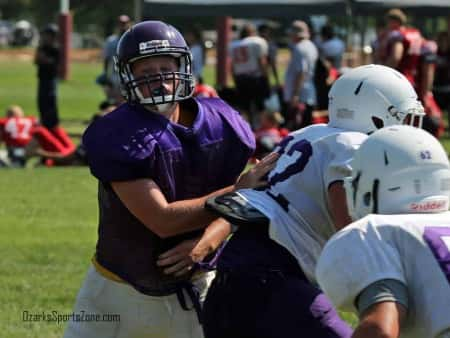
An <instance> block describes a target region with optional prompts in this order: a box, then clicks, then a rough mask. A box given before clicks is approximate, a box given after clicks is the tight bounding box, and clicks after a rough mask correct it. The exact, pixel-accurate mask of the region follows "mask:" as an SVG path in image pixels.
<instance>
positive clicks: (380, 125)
mask: <svg viewBox="0 0 450 338" xmlns="http://www.w3.org/2000/svg"><path fill="white" fill-rule="evenodd" d="M372 122H373V124H374V125H375V127H377V129H381V128H383V127H384V122H383V120H382V119H380V118H379V117H376V116H372Z"/></svg>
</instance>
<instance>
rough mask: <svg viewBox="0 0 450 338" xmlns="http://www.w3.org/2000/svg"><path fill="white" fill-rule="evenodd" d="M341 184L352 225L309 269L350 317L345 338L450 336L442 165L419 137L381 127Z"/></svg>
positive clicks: (448, 172)
mask: <svg viewBox="0 0 450 338" xmlns="http://www.w3.org/2000/svg"><path fill="white" fill-rule="evenodd" d="M352 167H353V172H352V176H351V177H349V178H348V179H347V180H346V182H345V183H346V184H345V190H346V193H347V204H348V206H349V209H350V212H351V214H352V218H353V219H354V220H357V219H359V220H358V221H356V222H355V223H353V224H351V225H349V226H347V227H346V228H345V229H343V230H341V231H339V232H338V233H337V234H335V235H334V236H333V237H332V239H331V240H330V241H329V242H328V243H327V244H326V246H325V248H324V250H323V252H322V255H321V257H320V259H319V262H318V265H317V270H316V273H317V279H318V282H319V284H320V286H321V287H322V288H323V290H324V291H325V292H326V294H327V295H328V296H329V297H330V298H331V300H332V301H333V303H334V304H335V305H336V306H337V307H341V308H346V309H350V310H353V311H355V312H358V313H359V315H360V323H359V326H358V328H357V329H356V330H355V332H354V335H353V338H362V337H364V338H375V337H399V336H401V337H408V338H412V337H414V338H419V337H420V338H423V337H430V338H435V337H440V338H442V337H450V316H449V313H450V265H449V264H448V263H449V258H450V252H449V250H450V212H449V211H448V208H449V196H450V166H449V161H448V157H447V154H446V152H445V150H444V149H443V147H442V146H441V144H440V143H439V142H438V141H437V140H436V139H435V138H434V137H433V136H431V135H430V134H428V133H427V132H425V131H424V130H420V129H417V128H412V127H409V126H395V127H389V128H384V129H382V130H380V131H377V132H375V133H374V134H373V135H371V136H370V137H369V138H368V139H367V140H366V141H365V142H364V143H363V144H362V145H361V147H360V148H359V149H358V150H357V152H356V153H355V157H354V160H353V162H352Z"/></svg>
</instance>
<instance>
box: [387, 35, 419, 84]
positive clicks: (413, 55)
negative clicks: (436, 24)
mask: <svg viewBox="0 0 450 338" xmlns="http://www.w3.org/2000/svg"><path fill="white" fill-rule="evenodd" d="M422 40H423V38H422V35H421V34H420V32H419V31H418V30H417V29H415V28H410V27H409V28H406V27H402V28H400V29H399V30H394V31H391V32H389V34H388V36H387V45H386V48H387V52H386V53H385V55H386V57H388V56H389V55H390V54H391V52H392V47H393V45H394V44H395V43H396V42H401V43H402V44H403V56H402V58H401V60H400V62H399V64H398V67H397V70H398V71H399V72H400V73H402V74H403V75H405V76H406V78H407V79H408V80H409V81H410V82H411V84H412V85H413V86H415V85H416V82H415V80H416V76H417V71H418V69H419V67H420V54H421V48H422V43H423V41H422Z"/></svg>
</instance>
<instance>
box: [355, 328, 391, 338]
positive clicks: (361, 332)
mask: <svg viewBox="0 0 450 338" xmlns="http://www.w3.org/2000/svg"><path fill="white" fill-rule="evenodd" d="M398 337H399V335H398V334H396V333H393V332H386V331H384V330H383V329H382V328H380V327H379V326H375V325H360V326H358V327H357V328H356V330H355V331H354V332H353V335H352V338H398Z"/></svg>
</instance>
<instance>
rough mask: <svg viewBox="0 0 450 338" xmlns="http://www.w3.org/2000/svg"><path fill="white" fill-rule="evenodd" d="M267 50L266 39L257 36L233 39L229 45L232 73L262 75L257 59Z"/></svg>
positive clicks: (265, 54) (265, 53) (266, 52)
mask: <svg viewBox="0 0 450 338" xmlns="http://www.w3.org/2000/svg"><path fill="white" fill-rule="evenodd" d="M268 51H269V47H268V44H267V41H266V40H264V39H263V38H261V37H259V36H249V37H246V38H244V39H242V40H238V41H234V42H233V43H232V44H231V47H230V53H231V61H232V66H233V73H234V75H249V76H255V77H256V76H261V75H263V74H262V70H261V67H260V63H259V59H260V58H261V57H263V56H267V55H268Z"/></svg>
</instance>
